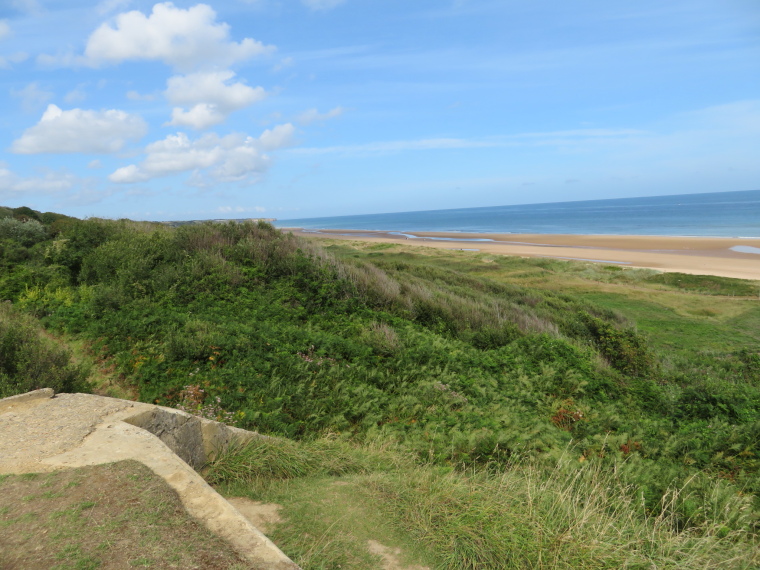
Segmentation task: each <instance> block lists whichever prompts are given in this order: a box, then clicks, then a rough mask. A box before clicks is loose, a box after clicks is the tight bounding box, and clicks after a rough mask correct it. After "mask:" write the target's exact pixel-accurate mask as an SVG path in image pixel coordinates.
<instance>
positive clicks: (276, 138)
mask: <svg viewBox="0 0 760 570" xmlns="http://www.w3.org/2000/svg"><path fill="white" fill-rule="evenodd" d="M295 132H296V129H295V127H294V126H293V125H291V124H290V123H285V124H284V125H277V126H276V127H274V128H273V129H267V130H266V131H264V132H263V133H261V136H260V137H259V144H260V145H261V149H262V150H264V151H270V150H277V149H278V148H285V147H287V146H290V145H291V144H293V135H295Z"/></svg>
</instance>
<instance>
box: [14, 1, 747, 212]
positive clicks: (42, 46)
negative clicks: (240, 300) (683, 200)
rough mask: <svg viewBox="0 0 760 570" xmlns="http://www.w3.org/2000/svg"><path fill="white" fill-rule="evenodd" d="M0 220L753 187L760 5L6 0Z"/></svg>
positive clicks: (472, 203)
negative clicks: (19, 210) (23, 214)
mask: <svg viewBox="0 0 760 570" xmlns="http://www.w3.org/2000/svg"><path fill="white" fill-rule="evenodd" d="M0 109H2V111H1V112H0V124H1V125H2V129H0V139H1V140H0V204H2V205H7V206H20V205H28V206H31V207H33V208H35V209H38V210H43V211H51V210H52V211H58V212H63V213H66V214H69V215H74V216H78V217H86V216H100V217H111V218H119V217H129V218H133V219H154V220H156V219H160V220H171V219H203V218H243V217H257V216H262V217H276V218H279V219H289V218H299V217H317V216H333V215H348V214H364V213H378V212H394V211H410V210H428V209H442V208H460V207H478V206H490V205H506V204H521V203H536V202H553V201H565V200H585V199H598V198H618V197H629V196H649V195H663V194H681V193H692V192H720V191H733V190H753V189H760V4H758V2H757V0H688V1H683V0H669V1H668V2H662V1H661V0H658V1H654V0H640V1H638V2H635V3H633V2H609V1H601V0H578V1H574V2H558V1H556V0H554V1H551V2H550V1H547V0H533V1H531V2H527V1H525V0H523V1H519V2H518V1H512V0H498V1H494V0H414V1H412V2H410V1H409V0H405V1H402V0H226V1H224V2H220V1H213V0H212V1H209V2H206V3H198V2H184V1H175V2H173V3H169V2H165V3H156V2H145V1H143V0H103V1H101V2H94V1H85V0H2V2H0Z"/></svg>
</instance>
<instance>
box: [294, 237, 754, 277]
mask: <svg viewBox="0 0 760 570" xmlns="http://www.w3.org/2000/svg"><path fill="white" fill-rule="evenodd" d="M283 229H288V228H283ZM289 230H290V231H292V232H293V233H294V234H297V235H302V236H311V237H317V238H319V237H321V238H331V239H345V240H359V241H370V242H387V243H400V244H405V245H417V246H425V247H436V248H440V249H457V250H472V251H481V252H484V253H491V254H497V255H517V256H522V257H550V258H554V259H568V260H577V261H586V262H594V263H604V264H608V265H613V264H614V265H620V266H621V267H646V268H651V269H657V270H660V271H677V272H680V273H691V274H695V275H719V276H722V277H736V278H740V279H755V280H760V239H759V238H747V239H744V238H712V237H672V236H599V235H553V234H468V233H443V232H412V231H410V232H403V233H402V232H383V231H369V230H303V229H298V228H289Z"/></svg>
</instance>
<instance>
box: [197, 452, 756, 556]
mask: <svg viewBox="0 0 760 570" xmlns="http://www.w3.org/2000/svg"><path fill="white" fill-rule="evenodd" d="M492 467H493V466H492ZM622 467H624V465H622V464H618V463H612V464H610V463H609V462H603V461H601V460H588V461H584V462H579V461H578V459H577V456H576V455H575V454H574V453H573V452H572V450H570V449H568V451H567V453H566V454H565V455H563V456H562V457H561V458H560V460H559V461H557V462H556V463H554V464H552V465H548V464H546V463H538V462H535V461H532V460H528V459H522V460H516V461H512V462H510V463H509V464H508V465H506V466H501V467H498V468H485V469H484V468H475V469H468V470H464V471H456V470H446V469H441V468H440V467H437V466H434V465H424V464H422V465H421V464H416V463H415V462H413V461H411V460H410V458H409V457H408V456H407V455H405V454H403V453H401V452H399V450H398V449H397V448H394V447H392V446H391V447H389V446H387V445H386V446H383V445H381V444H379V443H378V442H377V441H375V442H373V443H372V444H370V445H366V446H356V445H350V444H347V443H346V442H341V441H338V440H335V439H320V440H315V441H312V442H308V443H296V442H292V441H289V440H281V439H275V438H269V439H262V440H254V441H253V442H251V443H249V444H247V445H245V446H243V447H238V448H232V449H229V450H227V452H226V453H224V454H222V455H221V456H220V457H218V458H217V459H216V460H215V461H214V462H213V463H212V464H211V465H210V466H209V470H208V472H207V478H208V479H209V480H210V481H211V482H212V483H214V484H217V485H219V484H222V485H223V486H224V487H225V488H227V489H234V492H235V493H244V494H248V493H251V494H252V496H258V495H259V494H262V493H263V494H265V495H266V493H267V492H269V491H268V490H267V489H268V486H270V485H271V486H273V487H274V488H279V489H284V487H283V483H282V482H283V481H285V480H294V479H302V480H304V483H306V481H307V480H309V481H313V482H312V483H310V484H304V485H288V486H287V488H288V489H290V493H285V494H284V495H283V494H282V493H280V496H281V497H282V496H289V497H290V499H289V500H291V501H294V504H293V505H292V506H288V505H286V510H288V512H291V513H293V516H298V515H297V514H296V513H298V512H300V509H299V508H298V506H297V504H295V503H297V502H298V501H299V497H298V495H297V492H296V491H295V490H296V489H299V488H303V489H304V490H305V491H304V492H313V491H309V490H314V489H315V488H317V487H319V486H320V485H326V486H327V487H329V485H330V484H331V483H330V480H329V479H325V478H326V477H330V476H339V477H342V478H346V477H348V480H349V481H351V483H352V484H353V485H355V486H358V487H359V488H361V489H364V490H365V491H366V492H367V493H368V496H369V497H371V498H372V502H373V504H374V505H375V508H377V509H379V511H380V512H381V513H382V515H383V517H384V518H385V520H386V521H387V523H388V524H389V525H391V526H392V527H395V528H396V530H397V531H398V532H400V533H401V534H402V535H405V536H409V537H410V538H411V539H412V540H413V541H415V542H416V543H417V544H418V545H419V546H420V549H421V550H424V551H425V552H428V553H435V554H434V556H435V558H436V565H435V568H441V569H451V570H464V569H471V570H476V569H477V570H484V569H500V570H501V569H509V568H514V569H523V568H547V569H548V568H552V569H554V568H567V569H570V568H673V569H675V568H678V569H708V568H746V569H750V568H756V567H757V565H758V564H760V550H758V546H760V545H759V544H758V541H757V536H756V535H753V534H751V532H750V530H749V529H750V527H751V524H752V514H751V508H750V507H751V505H750V502H751V498H750V497H747V496H742V495H740V494H737V493H736V491H735V489H731V488H729V487H728V486H725V485H721V484H720V483H717V484H714V485H713V486H712V488H711V490H710V491H709V492H708V493H706V494H705V493H703V492H702V490H701V489H699V487H700V482H698V481H695V479H698V478H699V477H695V478H693V479H692V480H689V481H687V482H685V483H684V484H682V485H681V486H680V487H677V488H670V489H668V490H667V492H666V493H665V494H664V495H663V497H662V505H661V509H659V511H658V512H657V513H656V514H655V513H653V512H652V511H651V510H649V509H647V507H646V505H645V501H644V500H643V497H642V496H641V493H640V492H639V490H638V489H637V488H636V487H635V486H634V485H631V484H629V483H626V481H625V479H624V477H622V476H621V474H622V472H623V469H621V468H622ZM320 482H322V483H320ZM247 489H249V490H247ZM293 493H295V494H293ZM275 494H276V493H275ZM280 500H282V499H280ZM684 503H694V504H698V505H699V506H700V508H699V509H697V511H699V514H698V516H697V515H695V516H694V517H693V519H692V520H688V521H684V519H683V515H682V508H681V507H682V505H683V504H684ZM344 508H345V509H346V513H345V515H344V516H351V513H355V512H356V511H355V509H354V507H352V506H351V505H346V506H345V507H344ZM695 513H696V511H695ZM312 515H313V513H312ZM285 524H288V523H287V522H286V523H285ZM290 524H293V525H296V526H299V525H300V526H303V525H304V524H306V525H307V527H308V521H306V522H305V523H304V521H299V520H294V521H290ZM299 528H300V527H299ZM336 532H337V531H336ZM291 534H292V533H283V534H282V536H283V537H284V539H285V543H283V544H281V545H280V546H281V547H283V548H285V549H286V550H287V549H288V546H289V543H288V541H289V540H295V541H296V542H297V543H298V544H297V549H298V550H299V551H306V552H310V551H311V550H312V549H317V548H320V547H321V546H324V545H325V544H332V543H334V542H335V541H340V539H341V537H340V536H338V535H337V534H335V535H332V534H330V529H327V530H325V531H324V532H323V533H320V534H318V536H316V535H315V536H313V537H308V536H304V535H303V534H299V535H298V536H297V537H293V536H290V535H291ZM309 541H312V542H313V544H311V543H310V542H309ZM304 561H306V562H308V564H306V566H305V568H312V567H314V568H317V567H321V566H320V565H319V560H316V559H312V558H309V557H306V558H304ZM349 567H354V566H349Z"/></svg>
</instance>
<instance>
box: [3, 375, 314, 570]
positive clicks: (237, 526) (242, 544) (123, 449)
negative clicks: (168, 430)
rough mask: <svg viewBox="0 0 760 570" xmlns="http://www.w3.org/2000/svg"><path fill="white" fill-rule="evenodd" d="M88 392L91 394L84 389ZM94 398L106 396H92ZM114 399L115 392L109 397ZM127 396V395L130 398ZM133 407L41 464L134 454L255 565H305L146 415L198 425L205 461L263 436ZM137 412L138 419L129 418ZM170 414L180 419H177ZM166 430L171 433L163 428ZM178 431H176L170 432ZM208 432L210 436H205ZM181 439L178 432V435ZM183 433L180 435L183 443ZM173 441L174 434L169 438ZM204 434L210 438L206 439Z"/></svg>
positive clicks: (28, 401)
mask: <svg viewBox="0 0 760 570" xmlns="http://www.w3.org/2000/svg"><path fill="white" fill-rule="evenodd" d="M84 395H85V396H91V395H89V394H84ZM53 396H54V391H53V390H52V389H50V388H44V389H42V390H35V391H34V392H29V393H26V394H20V395H18V396H11V397H9V398H4V399H0V413H3V412H5V411H7V410H11V409H14V408H25V407H28V406H29V405H37V402H38V401H39V402H40V403H41V402H42V400H50V399H51V398H53ZM91 397H92V398H93V399H99V398H105V397H103V396H91ZM109 399H110V398H109ZM125 402H126V400H125ZM128 403H129V404H130V407H129V408H127V409H122V410H119V411H117V412H114V413H112V414H110V415H108V416H105V417H103V418H102V420H100V423H98V424H97V425H94V426H93V430H92V432H90V433H89V435H87V437H86V438H85V439H84V441H83V442H82V444H81V445H79V446H78V447H75V448H73V449H70V450H69V451H66V452H63V453H60V454H58V455H55V456H52V457H47V458H45V459H42V460H41V462H40V464H39V465H40V467H41V468H43V470H45V467H47V469H46V470H56V469H62V468H75V467H83V466H87V465H99V464H103V463H112V462H116V461H123V460H126V459H133V460H136V461H139V462H140V463H143V464H144V465H146V466H147V467H148V468H149V469H151V470H152V471H153V472H154V473H155V474H156V475H158V476H159V477H161V478H162V479H164V481H166V483H167V484H168V485H169V486H170V487H171V488H172V489H174V490H175V492H176V493H177V495H178V496H179V499H180V501H181V502H182V504H183V506H184V507H185V509H186V510H187V512H188V514H189V515H190V516H192V517H193V518H195V519H197V520H198V521H199V522H201V523H202V524H203V525H204V526H206V528H208V529H209V530H210V531H212V532H213V533H214V534H216V535H217V536H220V537H221V538H223V539H224V540H226V541H227V542H229V543H230V544H231V545H232V546H233V548H235V550H237V551H238V552H239V553H240V554H241V555H242V556H243V557H244V558H246V559H247V561H248V562H249V563H250V564H251V568H253V569H255V570H264V569H271V570H300V569H299V567H298V566H297V565H296V564H295V563H294V562H293V561H292V560H290V558H288V557H287V556H286V555H285V554H284V553H283V552H282V551H281V550H280V549H279V548H278V547H277V546H276V545H275V544H274V543H273V542H272V541H271V540H269V539H268V538H267V537H266V536H264V534H263V533H261V531H259V530H258V529H257V528H256V527H255V526H254V525H253V524H251V522H250V521H249V520H248V519H247V518H245V517H244V516H243V515H242V514H241V513H240V512H239V511H238V510H237V509H236V508H235V507H234V506H232V505H231V504H230V503H229V502H228V501H227V500H226V499H224V497H222V496H221V495H219V493H217V492H216V491H215V490H214V489H213V488H212V487H211V486H210V485H209V484H208V483H207V482H206V481H205V480H204V479H203V478H202V477H201V476H200V475H199V474H198V472H196V471H195V470H194V469H193V468H192V467H191V466H190V465H189V464H188V463H187V462H185V461H184V460H183V459H182V458H181V457H180V456H179V455H177V453H175V451H174V450H173V449H172V448H171V447H170V446H169V445H167V443H165V442H164V441H162V439H161V438H160V437H159V436H157V435H156V434H154V433H151V432H150V431H148V430H146V429H143V428H142V427H140V426H139V425H135V424H136V423H137V424H139V423H141V422H140V420H139V418H140V417H141V416H142V417H143V418H145V417H150V416H151V414H155V415H160V416H163V417H164V418H165V419H167V418H168V419H169V423H174V424H176V425H177V426H180V427H181V426H188V425H189V426H195V427H197V428H198V429H197V430H196V429H192V430H190V433H195V434H198V435H200V437H201V438H202V441H198V440H196V441H197V443H199V444H200V445H202V447H203V450H202V453H203V456H204V461H205V460H207V459H210V458H211V457H212V456H213V455H215V454H216V453H218V452H220V451H221V450H222V449H223V448H224V447H225V446H226V445H229V444H230V443H232V442H237V441H249V440H250V439H252V438H255V437H265V436H260V435H259V434H257V433H255V432H248V431H246V430H241V429H239V428H232V427H230V426H226V425H225V424H221V423H219V422H215V421H213V420H207V419H204V418H197V417H196V416H192V415H190V414H187V413H186V412H182V411H180V410H175V409H173V408H165V407H163V406H156V405H153V404H144V403H140V402H128ZM132 418H138V419H137V420H135V421H129V420H130V419H132ZM171 420H176V421H175V422H172V421H171ZM164 435H167V434H164ZM169 435H172V436H176V434H169ZM204 436H205V437H204ZM174 439H175V440H177V438H176V437H174ZM181 439H182V436H180V438H179V443H180V444H181V443H182V441H181ZM169 440H170V443H171V438H169ZM203 440H205V441H203Z"/></svg>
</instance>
